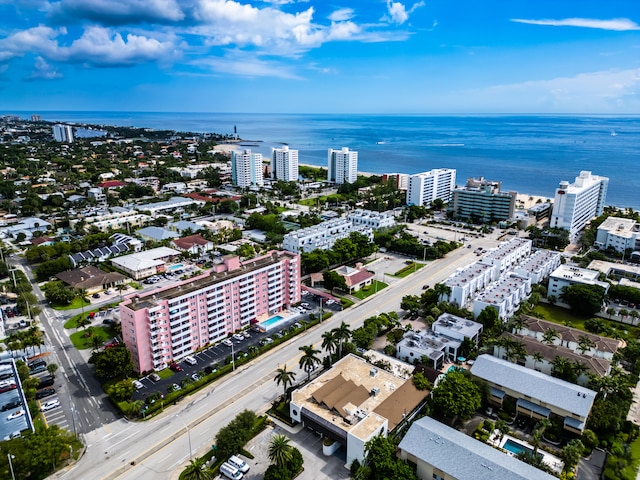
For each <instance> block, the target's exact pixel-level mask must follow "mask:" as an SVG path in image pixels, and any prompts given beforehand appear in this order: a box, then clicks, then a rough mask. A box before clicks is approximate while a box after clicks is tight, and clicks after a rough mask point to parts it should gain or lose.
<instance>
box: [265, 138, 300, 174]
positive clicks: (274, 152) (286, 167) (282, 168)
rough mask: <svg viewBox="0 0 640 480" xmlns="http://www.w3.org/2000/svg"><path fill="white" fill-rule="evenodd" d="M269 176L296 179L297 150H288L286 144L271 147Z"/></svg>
mask: <svg viewBox="0 0 640 480" xmlns="http://www.w3.org/2000/svg"><path fill="white" fill-rule="evenodd" d="M271 178H273V179H275V180H284V181H285V182H297V181H298V150H290V149H289V147H288V146H287V145H284V146H283V147H282V148H272V149H271Z"/></svg>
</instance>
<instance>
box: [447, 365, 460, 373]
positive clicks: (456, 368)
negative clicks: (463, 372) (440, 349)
mask: <svg viewBox="0 0 640 480" xmlns="http://www.w3.org/2000/svg"><path fill="white" fill-rule="evenodd" d="M456 370H458V367H456V366H455V365H450V366H449V368H447V371H446V372H445V375H446V374H447V373H449V372H455V371H456Z"/></svg>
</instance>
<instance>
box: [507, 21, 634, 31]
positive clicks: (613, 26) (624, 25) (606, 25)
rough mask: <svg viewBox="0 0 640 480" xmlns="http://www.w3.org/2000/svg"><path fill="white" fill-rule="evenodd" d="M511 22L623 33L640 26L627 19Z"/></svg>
mask: <svg viewBox="0 0 640 480" xmlns="http://www.w3.org/2000/svg"><path fill="white" fill-rule="evenodd" d="M511 21H512V22H517V23H527V24H529V25H548V26H552V27H583V28H597V29H600V30H615V31H618V32H624V31H627V30H640V25H638V24H637V23H635V22H633V21H631V20H629V19H627V18H612V19H610V20H598V19H593V18H564V19H560V20H553V19H544V20H528V19H523V18H512V19H511Z"/></svg>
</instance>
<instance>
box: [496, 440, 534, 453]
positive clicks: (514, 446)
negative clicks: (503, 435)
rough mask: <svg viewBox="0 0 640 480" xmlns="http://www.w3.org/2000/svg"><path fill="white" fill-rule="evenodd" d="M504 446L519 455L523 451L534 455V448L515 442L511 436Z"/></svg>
mask: <svg viewBox="0 0 640 480" xmlns="http://www.w3.org/2000/svg"><path fill="white" fill-rule="evenodd" d="M502 448H504V449H505V450H508V451H509V452H511V453H513V454H514V455H518V454H520V453H523V452H528V453H530V454H531V455H533V448H529V447H527V446H525V445H522V444H521V443H518V442H514V441H513V440H511V439H510V438H507V441H506V442H504V445H502Z"/></svg>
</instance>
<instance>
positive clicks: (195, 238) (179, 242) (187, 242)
mask: <svg viewBox="0 0 640 480" xmlns="http://www.w3.org/2000/svg"><path fill="white" fill-rule="evenodd" d="M172 243H173V244H174V245H175V246H176V247H178V248H179V249H181V250H189V249H190V248H191V247H193V246H194V245H206V244H207V243H209V240H207V239H206V238H202V236H201V235H199V234H197V233H196V234H195V235H189V236H188V237H182V238H174V239H173V240H172Z"/></svg>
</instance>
